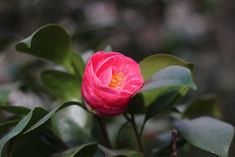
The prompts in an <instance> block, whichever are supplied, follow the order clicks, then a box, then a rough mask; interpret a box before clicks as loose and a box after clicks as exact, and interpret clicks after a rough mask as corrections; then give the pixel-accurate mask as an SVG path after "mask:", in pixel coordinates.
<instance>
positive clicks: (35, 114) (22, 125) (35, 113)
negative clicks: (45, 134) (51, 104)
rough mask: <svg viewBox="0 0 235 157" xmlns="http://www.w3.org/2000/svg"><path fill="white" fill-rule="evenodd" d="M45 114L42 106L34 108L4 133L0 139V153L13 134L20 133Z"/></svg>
mask: <svg viewBox="0 0 235 157" xmlns="http://www.w3.org/2000/svg"><path fill="white" fill-rule="evenodd" d="M45 114H46V111H45V110H44V109H42V108H35V109H34V110H32V111H30V112H29V113H28V114H27V115H26V116H25V117H24V118H23V119H22V120H21V121H20V122H19V123H18V124H17V125H16V126H15V127H14V128H13V129H12V130H11V131H10V132H9V133H8V134H6V135H5V136H4V137H3V138H2V139H1V140H0V155H1V154H2V150H3V147H4V145H5V144H6V143H7V142H8V141H9V140H11V139H12V138H14V137H15V136H17V135H19V134H21V133H22V132H23V131H24V130H26V129H27V128H29V127H31V126H32V125H33V124H34V123H35V122H36V121H38V120H39V119H41V118H42V117H43V116H44V115H45Z"/></svg>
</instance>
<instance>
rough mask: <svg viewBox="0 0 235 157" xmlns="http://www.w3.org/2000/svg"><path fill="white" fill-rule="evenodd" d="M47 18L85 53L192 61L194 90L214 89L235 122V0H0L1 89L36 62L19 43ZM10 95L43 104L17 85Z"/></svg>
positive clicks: (228, 117)
mask: <svg viewBox="0 0 235 157" xmlns="http://www.w3.org/2000/svg"><path fill="white" fill-rule="evenodd" d="M48 23H57V24H60V25H62V26H63V27H64V28H65V29H66V31H67V32H69V34H70V35H71V36H72V37H73V44H74V45H73V46H74V48H75V49H76V50H77V52H79V53H81V54H84V52H87V51H89V50H94V51H96V50H99V49H102V48H104V47H105V45H107V44H110V45H111V46H112V48H113V50H114V51H118V52H122V53H124V54H126V55H128V56H131V57H133V58H134V59H136V60H137V61H139V60H141V59H142V58H144V57H146V56H148V55H150V54H155V53H169V54H173V55H176V56H178V57H180V58H183V59H185V60H187V61H190V62H192V63H194V64H195V71H194V77H195V82H196V84H197V85H198V90H197V91H196V92H192V94H191V95H192V96H200V95H204V94H214V93H215V94H217V96H218V98H219V102H220V107H221V110H222V112H223V115H224V120H225V121H228V122H230V123H232V124H233V125H235V85H234V83H235V52H234V50H235V1H234V0H106V1H105V0H103V1H99V0H51V1H50V0H0V90H1V88H2V89H3V88H4V87H5V86H6V85H8V84H11V83H12V82H15V81H16V80H17V78H21V76H23V75H24V73H22V71H20V70H19V69H21V68H22V67H25V65H26V66H31V67H32V66H33V65H34V64H31V63H32V60H33V61H35V58H33V57H29V56H27V55H24V54H19V53H18V52H16V51H15V49H14V45H15V43H16V42H17V41H19V40H21V39H23V38H25V37H27V36H28V35H30V34H31V33H32V32H33V31H35V30H36V29H38V28H39V27H40V26H42V25H44V24H48ZM21 70H22V69H21ZM31 70H32V69H31ZM19 71H20V72H19ZM24 72H25V71H24ZM32 73H33V74H34V72H32ZM10 99H11V101H13V102H18V101H20V103H22V104H28V105H32V104H35V102H37V104H43V102H42V100H41V99H39V98H38V97H36V96H35V95H34V94H27V95H25V93H23V92H21V91H20V90H15V91H14V92H12V93H11V94H10ZM234 150H235V144H233V146H231V156H235V152H234ZM232 151H233V152H232Z"/></svg>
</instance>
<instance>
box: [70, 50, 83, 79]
mask: <svg viewBox="0 0 235 157" xmlns="http://www.w3.org/2000/svg"><path fill="white" fill-rule="evenodd" d="M70 62H71V63H70V64H71V67H70V69H71V70H70V71H72V74H75V76H76V77H78V79H79V81H80V82H81V81H82V76H83V71H84V68H85V63H84V61H83V60H82V57H81V56H80V55H79V54H76V53H70Z"/></svg>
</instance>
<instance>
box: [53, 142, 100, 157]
mask: <svg viewBox="0 0 235 157" xmlns="http://www.w3.org/2000/svg"><path fill="white" fill-rule="evenodd" d="M96 151H97V144H96V143H88V144H83V145H80V146H78V147H76V148H72V149H69V150H66V151H64V152H60V153H56V154H54V155H52V157H80V156H81V157H93V156H94V154H95V153H96Z"/></svg>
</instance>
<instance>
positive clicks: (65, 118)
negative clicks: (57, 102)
mask: <svg viewBox="0 0 235 157" xmlns="http://www.w3.org/2000/svg"><path fill="white" fill-rule="evenodd" d="M92 120H93V119H92V114H89V113H87V111H85V110H84V109H83V108H81V107H80V106H77V105H76V106H75V105H72V106H68V107H66V108H64V109H61V110H60V111H58V112H57V113H56V114H55V115H54V116H53V117H52V125H53V131H54V132H56V134H57V136H58V137H60V139H61V140H62V141H63V142H64V143H66V144H67V145H68V146H70V147H74V146H77V145H79V144H81V143H86V142H89V141H91V135H90V133H91V128H92V127H93V121H92ZM96 134H97V130H96Z"/></svg>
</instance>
